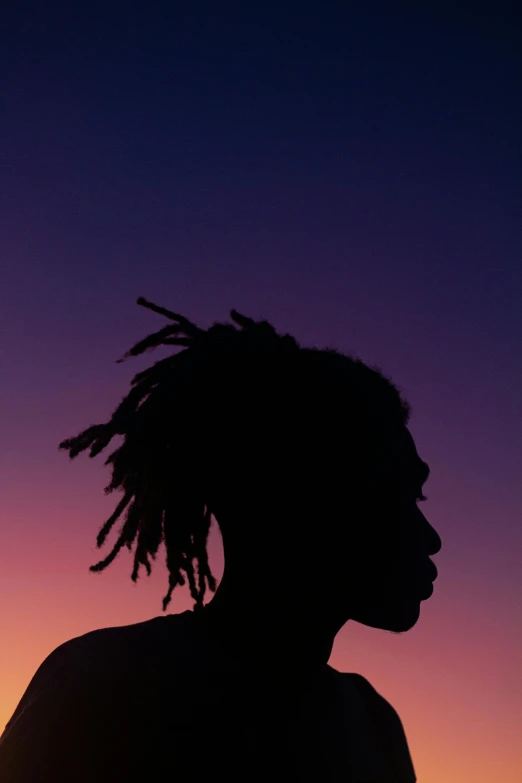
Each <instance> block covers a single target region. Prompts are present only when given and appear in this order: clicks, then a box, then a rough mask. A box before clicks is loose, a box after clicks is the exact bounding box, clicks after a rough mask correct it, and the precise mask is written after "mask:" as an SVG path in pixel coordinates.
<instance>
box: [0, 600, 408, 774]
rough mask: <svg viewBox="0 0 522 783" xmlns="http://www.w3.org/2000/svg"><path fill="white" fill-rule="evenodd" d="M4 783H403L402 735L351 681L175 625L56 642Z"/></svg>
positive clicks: (150, 624)
mask: <svg viewBox="0 0 522 783" xmlns="http://www.w3.org/2000/svg"><path fill="white" fill-rule="evenodd" d="M0 773H1V774H0V780H1V781H2V783H36V781H38V783H51V781H52V783H65V782H67V783H87V781H89V783H92V781H96V783H105V781H111V782H114V781H115V780H122V781H124V780H125V781H134V780H136V781H138V780H140V781H144V780H145V781H147V782H148V783H149V782H150V783H156V781H158V783H159V781H161V783H164V781H170V780H172V781H184V780H186V781H189V780H192V781H194V780H195V781H199V780H201V781H203V780H205V781H206V780H208V779H210V778H211V777H213V778H215V779H217V780H222V779H223V780H227V779H228V780H238V781H239V780H241V781H249V780H252V781H257V780H259V781H261V780H267V781H268V780H272V779H275V780H292V781H310V780H321V781H333V780H336V781H357V783H413V781H415V775H414V772H413V767H412V765H411V761H410V757H409V752H408V747H407V744H406V740H405V737H404V733H403V731H402V726H401V724H400V721H399V719H398V717H397V715H396V713H395V711H394V710H393V709H392V708H391V707H390V705H389V704H388V703H387V702H386V701H385V700H384V699H382V698H381V697H380V696H379V695H378V694H377V693H376V692H375V691H374V690H373V688H372V687H371V686H370V684H369V683H368V682H367V681H366V680H365V679H364V678H362V677H360V676H358V675H353V674H340V673H339V672H336V671H335V670H334V669H332V668H331V667H329V666H322V667H318V668H317V670H316V671H315V672H310V671H307V672H306V673H305V672H302V673H300V672H299V671H298V670H296V669H295V667H284V666H278V667H274V666H270V667H268V666H266V664H264V663H263V661H262V660H259V659H256V656H255V652H254V653H253V656H252V657H251V658H250V659H249V660H245V659H244V657H243V659H242V660H239V659H236V658H235V657H234V656H233V655H232V654H230V652H227V653H226V654H223V651H221V652H220V649H219V646H216V645H215V644H214V642H213V640H212V639H211V638H210V637H208V636H207V635H206V632H205V629H204V627H203V625H202V624H200V623H199V622H198V620H197V615H195V614H194V613H192V612H184V613H182V614H180V615H167V616H163V617H158V618H155V619H154V620H150V621H147V622H145V623H139V624H137V625H131V626H124V627H121V628H107V629H101V630H99V631H94V632H92V633H89V634H86V635H85V636H83V637H79V638H78V639H74V640H72V641H71V642H67V643H66V644H65V645H62V646H61V647H59V648H58V649H57V650H55V651H54V653H52V654H51V655H50V656H49V658H48V659H47V660H46V661H45V662H44V663H43V664H42V666H41V667H40V669H39V670H38V672H37V673H36V675H35V677H34V678H33V680H32V682H31V684H30V686H29V688H28V690H27V691H26V693H25V694H24V697H23V699H22V701H21V702H20V704H19V706H18V708H17V710H16V712H15V714H14V715H13V718H12V719H11V721H10V723H9V724H8V727H7V729H6V731H5V733H4V735H3V736H2V739H1V740H0Z"/></svg>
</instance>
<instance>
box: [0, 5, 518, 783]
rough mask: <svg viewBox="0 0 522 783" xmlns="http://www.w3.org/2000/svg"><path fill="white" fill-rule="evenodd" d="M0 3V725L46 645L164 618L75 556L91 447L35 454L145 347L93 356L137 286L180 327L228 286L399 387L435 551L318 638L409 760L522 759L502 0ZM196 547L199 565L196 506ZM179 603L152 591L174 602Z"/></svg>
mask: <svg viewBox="0 0 522 783" xmlns="http://www.w3.org/2000/svg"><path fill="white" fill-rule="evenodd" d="M12 5H13V8H12V9H11V11H10V12H8V15H7V17H8V18H7V26H6V27H5V26H4V29H5V30H6V32H7V39H8V40H7V45H6V46H4V47H3V52H2V61H3V77H2V95H3V98H2V103H3V108H2V122H1V129H0V134H1V138H2V149H3V152H4V165H3V177H2V186H1V187H2V195H3V207H2V214H1V227H0V228H1V230H0V253H1V271H2V285H1V291H0V298H1V308H0V320H1V331H2V354H1V363H2V384H1V386H0V410H1V417H2V419H1V437H2V449H1V451H0V468H1V469H0V489H1V499H2V500H1V504H0V522H1V524H0V564H1V567H0V595H1V599H0V633H1V635H2V640H3V641H2V644H1V646H0V725H1V726H3V724H5V722H6V721H7V720H8V718H9V717H10V715H11V713H12V711H13V710H14V708H15V706H16V704H17V702H18V700H19V698H20V697H21V695H22V692H23V691H24V689H25V688H26V686H27V684H28V682H29V679H30V677H31V676H32V674H33V673H34V671H35V669H36V668H37V666H38V665H39V664H40V663H41V661H42V660H43V659H44V658H45V657H46V656H47V655H48V654H49V652H51V650H52V649H53V648H54V647H56V646H57V645H58V644H60V643H61V642H63V641H65V640H66V639H69V638H71V637H74V636H77V635H79V634H82V633H85V632H87V631H89V630H91V629H93V628H97V627H102V626H107V625H123V624H126V623H132V622H137V621H141V620H144V619H147V618H150V617H153V616H155V615H157V614H160V613H161V598H162V596H163V594H164V592H165V585H166V570H165V569H164V568H163V567H159V568H158V570H157V572H156V573H155V574H153V576H152V577H151V578H150V579H149V580H148V581H147V580H146V579H142V580H141V581H140V582H139V583H138V584H137V585H133V584H132V582H131V581H130V578H129V577H130V570H131V562H130V558H129V557H127V558H126V557H125V555H122V557H121V560H118V561H117V562H116V563H115V564H114V565H113V566H112V567H111V568H110V569H109V570H108V571H107V572H105V573H104V574H100V575H98V574H91V573H89V571H88V566H89V565H91V564H92V563H93V562H95V561H96V560H97V559H98V553H97V552H96V551H95V548H94V544H95V536H96V532H97V530H98V528H99V526H100V525H101V523H102V522H103V521H104V519H105V517H106V516H107V515H108V514H109V513H110V512H111V511H112V509H113V506H114V502H115V498H114V497H110V498H107V497H105V496H104V494H103V491H102V488H103V486H105V484H106V483H107V482H108V473H107V469H106V468H105V467H104V466H103V460H102V459H99V460H93V461H89V460H88V459H87V458H86V457H85V458H82V457H80V458H79V459H78V460H77V461H75V462H73V463H70V462H69V460H68V457H67V455H66V454H65V453H63V452H58V449H57V445H58V442H59V441H60V440H62V439H63V438H65V437H68V436H70V435H73V434H76V433H77V432H78V431H79V430H80V429H82V428H84V427H86V426H88V425H89V424H92V423H95V422H98V421H104V420H105V419H106V417H108V416H110V414H111V413H112V410H113V408H114V406H115V405H116V403H117V402H118V401H119V400H120V398H121V397H122V396H123V395H124V394H125V393H126V391H127V388H128V384H129V381H130V379H131V377H132V376H133V375H134V373H135V372H137V371H138V370H140V369H142V368H144V367H145V366H148V364H149V363H150V362H151V360H152V358H157V357H151V356H150V355H149V356H146V357H145V358H143V357H140V358H139V359H137V360H135V361H130V362H128V363H126V364H124V365H117V364H115V360H116V359H118V358H119V357H120V356H121V354H122V353H123V352H124V351H125V350H126V349H127V348H129V347H130V346H131V345H132V344H133V343H134V342H135V341H137V340H138V339H140V338H141V337H143V336H144V335H145V334H147V333H149V332H150V331H153V330H155V329H157V328H160V327H161V326H162V325H163V322H162V319H161V318H160V317H159V316H156V315H155V314H153V313H150V312H148V311H146V310H143V309H142V308H139V307H137V306H136V305H135V300H136V298H137V297H138V296H140V295H143V296H145V297H147V298H149V299H151V300H152V301H155V302H157V303H159V304H162V305H164V306H166V307H170V308H171V309H174V310H177V311H181V312H182V313H184V314H185V315H187V316H188V317H190V318H191V319H193V320H195V321H196V322H197V323H199V324H201V325H202V326H208V325H210V324H211V323H212V322H213V321H215V320H224V319H226V318H227V317H228V312H229V310H230V308H232V307H235V308H237V309H239V310H240V311H241V312H244V313H247V314H248V315H251V316H253V317H255V318H261V317H263V318H269V319H270V320H271V321H272V323H273V324H274V325H275V326H276V328H277V329H278V330H281V331H289V332H291V333H292V334H294V335H295V336H296V337H297V338H298V339H300V340H301V341H302V342H303V343H304V344H306V345H316V346H319V347H324V346H326V345H330V346H334V347H337V348H339V349H340V350H346V351H349V352H353V353H356V354H357V355H359V356H360V357H361V358H362V359H363V360H365V361H367V362H368V363H372V364H377V365H379V366H380V367H381V368H382V369H383V370H384V371H385V372H387V373H388V374H389V375H391V377H392V378H393V379H394V380H395V381H396V383H397V384H398V385H399V386H400V388H401V389H402V391H403V393H404V394H405V396H406V397H407V398H408V399H409V401H410V402H411V404H412V408H413V415H412V419H411V431H412V433H413V435H414V437H415V439H416V442H417V447H418V450H419V453H420V455H421V456H422V457H423V458H424V459H425V460H427V461H428V462H429V464H430V466H431V470H432V473H431V477H430V479H429V481H428V482H427V484H426V486H425V490H426V494H427V495H428V498H429V500H428V502H427V503H425V504H424V506H423V511H424V512H425V513H426V515H427V517H428V518H429V519H430V521H431V522H432V524H433V525H434V526H435V527H436V528H437V530H438V531H439V533H440V535H441V537H442V539H443V549H442V551H441V553H440V554H439V555H438V556H437V557H436V563H437V566H438V568H439V572H440V576H439V580H438V581H437V583H436V586H435V593H434V596H433V598H432V599H431V601H429V602H428V603H427V604H424V605H423V611H422V615H421V619H420V621H419V623H418V624H417V626H416V627H415V628H414V629H413V630H412V631H410V632H409V633H407V634H403V635H393V634H390V633H385V632H382V631H377V630H373V629H369V628H365V627H363V626H360V625H357V624H355V623H353V624H352V623H348V624H347V625H346V626H345V628H344V629H343V630H342V631H341V632H340V633H339V635H338V638H337V640H336V644H335V648H334V652H333V655H332V659H331V663H332V664H333V665H335V666H336V667H337V668H340V669H343V670H345V671H357V672H360V673H361V674H363V675H364V676H366V677H367V678H368V679H369V680H370V681H371V682H372V683H373V685H374V686H375V687H376V688H377V690H378V691H380V692H381V693H382V694H383V695H384V696H385V697H386V698H387V699H389V700H390V701H391V703H392V704H393V705H394V706H395V707H396V709H397V710H398V712H399V714H400V715H401V717H402V720H403V723H404V726H405V729H406V733H407V736H408V740H409V743H410V748H411V752H412V756H413V760H414V764H415V767H416V771H417V775H418V779H419V783H441V781H444V783H467V782H468V781H470V783H471V782H472V783H492V782H493V781H502V783H519V782H520V780H522V759H521V757H520V750H519V739H520V735H521V730H522V685H521V678H520V670H521V663H522V636H521V622H520V621H521V611H520V608H521V606H522V584H521V577H520V552H521V548H522V527H521V524H520V522H521V511H522V497H521V491H520V486H521V482H520V476H521V471H522V458H521V449H520V444H521V443H522V411H521V405H520V400H521V399H522V394H521V391H522V367H521V362H520V346H521V345H522V316H521V313H522V308H520V301H521V294H522V272H521V269H522V267H521V265H520V249H521V243H520V239H521V237H520V229H519V223H518V219H517V209H516V203H517V194H516V187H517V185H516V183H517V180H519V177H520V156H519V138H518V136H519V128H518V125H519V116H520V115H519V99H518V85H517V80H518V67H519V62H518V60H517V56H516V47H515V43H516V37H517V36H516V26H515V24H514V15H513V13H510V12H509V11H507V10H506V12H505V13H504V12H503V11H502V4H500V5H499V4H493V3H492V4H491V5H490V9H493V8H494V9H496V10H495V11H489V12H488V11H487V10H485V11H484V12H483V13H482V14H481V15H480V17H479V16H477V15H476V14H470V13H469V12H465V11H464V10H461V11H457V10H456V9H455V8H452V9H451V10H447V9H446V10H445V7H444V5H443V4H427V3H421V4H418V3H417V4H413V3H412V4H401V3H398V4H393V3H386V4H382V6H381V5H379V4H374V5H373V6H372V5H371V4H364V6H365V8H367V9H368V10H366V11H361V10H359V11H357V12H356V13H354V12H353V11H352V10H351V9H350V6H351V5H363V4H350V3H343V2H340V1H339V2H329V0H321V2H320V3H309V2H304V3H303V2H301V3H284V2H283V3H277V4H276V3H273V4H272V3H259V4H256V5H257V6H258V7H257V9H256V10H252V8H245V7H244V6H245V5H248V4H245V3H235V4H230V3H226V2H225V3H205V2H203V3H177V2H171V3H137V4H132V9H130V7H129V5H128V4H125V5H121V6H119V5H118V4H106V3H104V4H100V3H95V2H91V1H89V2H88V3H83V4H81V5H82V6H83V9H82V10H81V11H78V10H77V5H78V4H76V3H69V4H65V3H63V4H56V3H53V2H50V3H38V4H36V3H31V2H28V3H25V4H22V3H20V4H12ZM15 5H16V7H15ZM419 5H421V6H423V9H422V10H419V9H418V6H419ZM470 5H472V4H470ZM280 6H282V8H281V7H280ZM429 6H432V7H431V9H430V8H429ZM383 7H384V10H383ZM482 7H483V8H486V9H487V6H482ZM392 8H393V10H392ZM506 8H507V6H506ZM499 9H500V10H499ZM160 355H161V354H158V357H159V356H160ZM211 448H212V449H213V450H214V451H215V454H216V458H217V459H218V458H219V444H212V446H211ZM211 550H212V563H213V565H214V568H215V570H216V572H217V575H218V576H219V575H220V574H221V572H222V554H221V548H220V540H219V536H218V534H217V533H216V531H215V530H214V531H213V533H212V539H211ZM190 605H191V602H190V600H189V596H188V595H187V593H186V592H184V591H183V590H180V591H179V594H178V593H175V599H174V601H173V604H172V605H171V607H172V611H181V610H184V609H186V608H188V607H189V606H190Z"/></svg>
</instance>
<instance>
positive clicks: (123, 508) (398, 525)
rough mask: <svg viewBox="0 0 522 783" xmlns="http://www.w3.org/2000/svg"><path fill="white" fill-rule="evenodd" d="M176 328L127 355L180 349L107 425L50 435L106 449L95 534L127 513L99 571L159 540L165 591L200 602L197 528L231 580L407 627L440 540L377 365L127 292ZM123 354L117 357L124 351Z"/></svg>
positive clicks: (203, 551)
mask: <svg viewBox="0 0 522 783" xmlns="http://www.w3.org/2000/svg"><path fill="white" fill-rule="evenodd" d="M138 303H139V304H142V305H144V306H146V307H149V308H150V309H152V310H154V311H156V312H158V313H160V314H163V315H165V316H167V317H168V318H169V319H171V321H172V322H173V323H172V324H170V325H168V326H166V327H165V328H164V329H162V330H161V331H160V332H157V333H155V334H153V335H150V336H149V337H147V338H145V339H144V340H142V341H140V342H139V343H138V344H137V345H135V346H134V347H133V348H132V349H131V350H130V351H129V352H128V354H127V355H126V356H131V355H132V356H135V355H138V354H141V353H142V352H143V351H145V350H147V349H148V348H153V347H155V346H158V345H175V346H177V347H181V348H183V350H181V351H178V352H177V353H175V354H174V355H172V356H169V357H168V358H166V359H162V360H161V361H159V362H156V364H154V365H153V366H152V367H151V368H150V369H148V370H145V371H144V372H141V373H139V374H138V375H137V376H136V377H135V378H134V379H133V385H132V389H131V391H130V392H129V394H128V396H127V397H125V398H124V399H123V401H122V402H121V404H120V405H119V406H118V407H117V408H116V410H115V412H114V414H113V416H112V418H111V420H110V421H109V422H108V423H106V424H102V425H94V426H92V427H89V428H88V429H87V430H85V431H83V432H82V433H80V435H78V436H76V437H75V438H70V439H68V440H65V441H63V442H62V443H61V444H60V448H62V449H67V450H68V451H69V454H70V456H71V458H73V457H75V456H76V455H78V454H79V453H80V452H82V451H84V450H85V449H88V448H90V456H95V455H96V454H99V453H100V452H101V451H102V450H103V449H105V448H106V446H108V444H109V443H110V441H111V440H112V438H113V437H115V436H117V435H120V436H123V442H122V443H121V445H120V446H119V448H117V449H116V450H115V451H114V452H113V453H112V454H111V455H110V456H109V458H108V459H107V462H106V464H111V465H112V480H111V482H110V484H109V485H108V487H107V488H106V491H107V492H112V491H113V490H115V489H120V490H121V491H122V499H121V501H120V502H119V504H118V505H117V507H116V509H115V512H114V513H113V515H112V516H111V517H110V519H109V520H107V522H106V523H105V524H104V526H103V527H102V529H101V530H100V533H99V534H98V539H97V542H98V546H101V545H102V544H103V543H104V541H105V539H106V537H107V535H108V534H109V532H110V530H111V529H112V527H113V526H114V524H115V523H116V521H117V520H118V518H119V517H120V516H121V515H122V514H124V523H123V525H122V527H121V530H120V533H119V536H118V539H117V541H116V542H115V544H114V546H113V548H112V550H111V551H110V553H109V554H108V555H107V557H105V558H104V559H103V560H102V561H101V562H99V563H97V564H96V565H94V566H92V567H91V570H93V571H101V570H103V569H104V568H105V567H106V566H108V565H109V564H110V563H111V562H112V561H113V560H114V559H115V557H116V556H117V555H118V553H119V552H120V551H121V549H122V548H123V547H124V546H127V548H128V549H129V550H131V549H132V547H133V546H134V568H133V571H132V579H133V580H134V581H135V580H136V579H137V578H138V574H139V570H140V567H141V566H143V567H144V568H145V569H146V571H147V572H148V573H150V571H151V564H150V559H151V558H152V559H154V558H155V556H156V554H157V552H158V550H159V548H160V546H161V544H164V546H165V549H166V559H167V568H168V572H169V590H168V593H167V595H166V596H165V599H164V602H163V608H164V609H166V607H167V605H168V603H169V602H170V599H171V595H172V591H173V590H174V589H175V587H176V586H177V585H178V584H183V583H184V582H185V579H187V580H188V583H189V588H190V592H191V595H192V597H193V599H194V601H195V604H196V607H201V606H202V605H203V601H204V597H205V593H206V590H207V588H210V590H211V591H215V589H216V582H215V579H214V577H213V575H212V573H211V570H210V567H209V563H208V555H207V538H208V532H209V527H210V521H211V515H214V516H215V518H216V520H217V522H218V525H219V527H220V530H221V532H222V535H223V543H224V553H225V574H227V573H228V574H229V583H230V582H231V583H232V584H233V585H236V586H237V589H238V590H241V591H243V592H244V591H246V592H248V593H250V594H252V593H256V594H258V595H259V594H263V593H264V592H265V593H266V594H267V596H272V597H276V598H277V599H278V600H279V601H280V602H282V603H285V604H286V605H287V606H289V607H291V606H297V605H298V604H301V605H302V604H303V603H305V604H306V603H310V604H313V605H314V606H316V607H319V610H320V611H321V607H324V611H325V612H329V613H330V614H331V616H332V617H335V618H336V619H337V620H339V621H340V622H339V626H340V625H342V624H343V623H344V622H345V621H346V620H348V619H349V618H352V619H354V620H357V621H358V622H361V623H364V624H366V625H370V626H374V627H378V628H383V629H388V630H392V631H404V630H407V629H408V628H411V627H412V626H413V625H414V624H415V622H416V621H417V619H418V616H419V607H420V601H421V600H422V599H423V598H427V597H428V593H429V589H430V584H431V581H432V579H433V577H434V575H436V571H435V567H434V566H433V564H432V563H431V561H430V560H429V556H430V555H432V554H435V553H436V552H437V551H438V550H439V549H440V539H439V537H438V535H437V534H436V533H435V531H434V530H433V528H432V527H431V526H430V525H429V523H428V522H427V520H426V518H425V517H424V515H423V514H422V513H421V511H420V509H419V508H418V506H417V500H420V499H422V497H423V496H422V491H421V487H422V483H423V482H424V480H425V479H426V478H427V465H426V463H424V462H423V461H422V460H421V459H420V458H419V456H418V455H417V452H416V448H415V444H414V442H413V439H412V437H411V435H410V433H409V430H408V429H407V423H408V420H409V416H410V406H409V404H408V403H407V402H406V401H405V400H404V399H403V397H402V396H401V394H400V392H399V390H398V389H397V387H396V386H395V385H394V384H393V383H392V381H391V380H390V379H389V378H387V377H386V376H385V375H384V374H383V373H382V372H381V371H380V370H379V369H378V368H376V367H369V366H368V365H366V364H364V362H362V361H360V360H359V359H358V358H354V357H353V356H348V355H344V354H341V353H339V352H338V351H335V350H333V349H324V350H318V349H315V348H304V347H301V346H300V345H299V343H298V342H297V341H296V340H295V339H294V338H293V337H291V336H289V335H279V334H278V333H277V332H276V331H275V329H274V328H273V327H272V326H271V325H270V324H269V323H267V322H266V321H260V322H256V321H254V320H252V319H250V318H247V317H245V316H242V315H240V314H239V313H237V312H236V311H234V310H232V312H231V315H232V318H233V320H234V322H235V324H237V326H235V325H233V324H220V323H216V324H214V325H213V326H212V327H210V328H209V329H208V330H203V329H200V328H198V327H197V326H195V325H194V324H192V323H191V322H190V321H188V320H187V319H185V318H183V317H182V316H179V315H176V314H174V313H171V312H169V311H168V310H165V309H163V308H160V307H157V306H156V305H152V304H150V303H149V302H146V301H145V300H144V299H139V300H138ZM120 361H121V360H120Z"/></svg>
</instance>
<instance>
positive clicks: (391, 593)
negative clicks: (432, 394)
mask: <svg viewBox="0 0 522 783" xmlns="http://www.w3.org/2000/svg"><path fill="white" fill-rule="evenodd" d="M382 471H383V473H382V476H381V479H382V480H381V481H380V480H378V481H377V485H376V486H377V487H379V486H382V493H379V492H378V491H377V490H376V491H375V493H373V494H375V497H369V498H368V502H367V504H365V503H364V502H363V504H362V506H361V511H360V514H359V519H358V521H357V525H356V528H357V532H356V534H355V540H354V538H353V537H352V534H350V539H349V540H347V541H346V542H343V545H344V546H345V547H346V548H345V551H344V555H343V554H342V549H341V548H339V549H338V554H336V555H335V556H334V557H335V559H336V561H337V562H336V564H335V571H334V573H336V574H337V577H336V580H337V582H338V583H337V584H336V586H335V590H336V594H337V596H338V597H339V600H340V602H343V601H344V604H345V605H344V607H343V608H342V609H341V611H345V612H346V619H348V618H350V619H352V620H356V621H357V622H360V623H362V624H364V625H368V626H371V627H373V628H382V629H384V630H389V631H394V632H403V631H407V630H409V629H410V628H412V627H413V626H414V625H415V623H416V622H417V620H418V619H419V614H420V607H421V602H422V601H424V600H426V599H428V598H429V597H430V596H431V594H432V592H433V582H434V580H435V579H436V577H437V569H436V568H435V565H434V564H433V562H432V560H431V559H430V558H431V556H432V555H434V554H436V553H437V552H438V551H439V550H440V548H441V540H440V538H439V536H438V534H437V533H436V531H435V530H434V528H433V527H432V526H431V525H430V523H429V522H428V520H427V519H426V517H425V515H424V514H423V513H422V511H421V508H420V507H419V498H422V497H423V495H422V486H423V483H424V482H425V480H426V479H427V477H428V473H429V467H428V465H427V464H426V463H425V462H424V461H423V460H422V459H421V458H420V457H419V455H418V453H417V449H416V447H415V442H414V440H413V438H412V436H411V434H410V432H409V430H408V429H407V428H406V427H404V428H403V431H402V432H401V436H400V438H399V439H398V440H397V441H396V443H394V444H393V448H392V449H391V450H390V464H389V465H385V466H383V468H382ZM350 527H351V526H350Z"/></svg>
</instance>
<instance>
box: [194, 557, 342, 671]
mask: <svg viewBox="0 0 522 783" xmlns="http://www.w3.org/2000/svg"><path fill="white" fill-rule="evenodd" d="M285 592H286V593H287V594H288V593H289V592H290V587H289V586H288V587H287V590H286V591H283V590H282V589H281V590H279V591H276V590H272V591H270V590H268V589H264V590H263V592H262V593H260V591H259V590H256V589H255V587H250V589H249V586H248V585H247V583H245V582H244V581H242V582H241V583H240V584H238V583H235V582H234V580H232V579H231V578H230V576H229V575H228V574H227V573H226V571H225V574H224V576H223V579H222V580H221V583H220V585H219V587H218V590H217V591H216V594H215V596H214V597H213V599H212V600H211V601H210V602H209V603H208V604H207V605H206V606H205V608H204V609H203V611H202V613H201V619H202V621H203V623H204V625H205V627H206V629H207V630H208V632H209V633H211V634H212V636H213V638H215V639H217V641H218V643H219V644H220V645H222V646H224V647H225V648H227V649H228V650H230V651H231V652H233V653H234V654H240V655H242V656H245V657H247V658H249V659H251V658H252V657H254V658H259V659H262V660H263V661H264V662H265V663H270V662H272V663H273V664H274V665H281V664H282V665H284V664H285V663H288V664H289V665H291V667H292V668H301V667H314V666H325V665H326V664H327V663H328V659H329V658H330V654H331V651H332V647H333V643H334V639H335V636H336V634H337V631H338V630H339V627H340V626H338V627H336V626H335V624H333V623H329V622H328V621H327V618H326V613H325V611H324V607H323V608H322V611H321V608H320V607H319V606H318V603H317V601H316V600H311V601H310V602H307V601H306V599H304V598H303V596H302V595H300V597H299V603H298V604H297V603H295V604H293V603H292V602H291V601H286V602H285V601H284V599H283V601H282V600H281V597H280V596H281V595H284V594H285Z"/></svg>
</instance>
